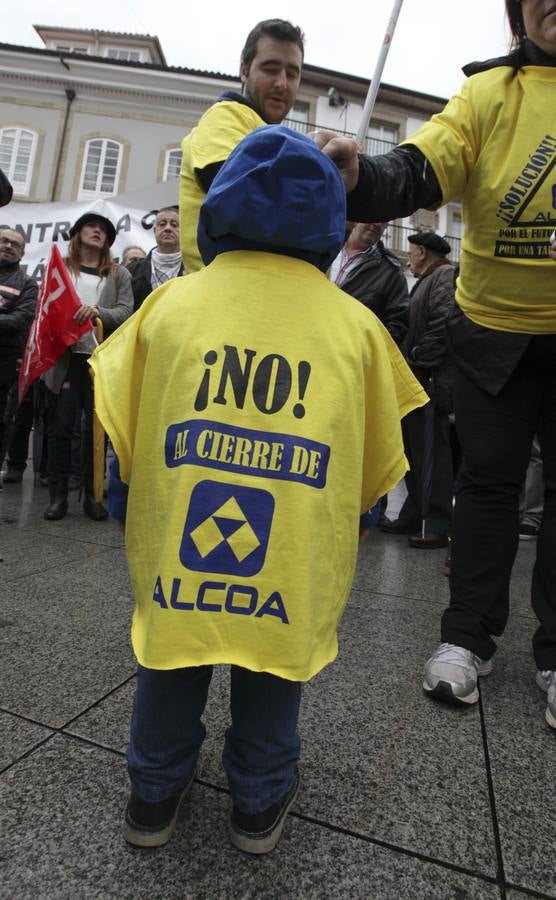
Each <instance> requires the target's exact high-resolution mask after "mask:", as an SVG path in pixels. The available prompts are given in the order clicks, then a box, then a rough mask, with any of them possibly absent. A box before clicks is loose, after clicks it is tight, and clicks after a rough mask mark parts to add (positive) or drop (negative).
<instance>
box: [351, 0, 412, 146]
mask: <svg viewBox="0 0 556 900" xmlns="http://www.w3.org/2000/svg"><path fill="white" fill-rule="evenodd" d="M402 3H403V0H394V6H393V8H392V14H391V16H390V20H389V22H388V26H387V28H386V34H385V35H384V40H383V42H382V48H381V50H380V53H379V56H378V60H377V63H376V68H375V71H374V74H373V78H372V81H371V83H370V85H369V90H368V92H367V99H366V100H365V106H364V107H363V112H362V113H361V122H360V123H359V131H358V132H357V138H356V140H357V143H358V144H359V146H360V147H363V149H364V148H365V145H364V141H365V138H366V136H367V130H368V128H369V122H370V121H371V116H372V114H373V109H374V105H375V101H376V95H377V94H378V89H379V87H380V79H381V78H382V72H383V71H384V64H385V63H386V57H387V56H388V51H389V50H390V44H391V43H392V37H393V35H394V31H395V30H396V24H397V21H398V16H399V14H400V9H401V6H402Z"/></svg>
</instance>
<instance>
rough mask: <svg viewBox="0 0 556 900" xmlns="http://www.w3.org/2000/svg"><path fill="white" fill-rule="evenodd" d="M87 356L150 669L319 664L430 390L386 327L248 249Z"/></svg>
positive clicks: (291, 267)
mask: <svg viewBox="0 0 556 900" xmlns="http://www.w3.org/2000/svg"><path fill="white" fill-rule="evenodd" d="M91 365H92V367H93V369H94V373H95V406H96V410H97V412H98V415H99V417H100V419H101V422H102V423H103V425H104V427H105V428H106V431H107V433H108V434H109V436H110V438H111V440H112V442H113V445H114V448H115V451H116V453H117V455H118V458H119V462H120V471H121V476H122V479H123V481H125V482H126V484H128V485H129V496H128V507H127V518H126V551H127V558H128V564H129V570H130V574H131V579H132V583H133V589H134V593H135V599H136V606H135V612H134V616H133V625H132V642H133V648H134V651H135V654H136V656H137V659H138V660H139V662H140V663H141V665H143V666H146V667H148V668H153V669H173V668H179V667H184V666H199V665H204V664H218V663H228V664H235V665H238V666H243V667H245V668H247V669H251V670H253V671H266V672H271V673H273V674H275V675H278V676H280V677H283V678H288V679H292V680H299V681H305V680H307V679H309V678H311V677H312V676H313V675H314V674H316V673H317V672H318V671H319V670H320V669H321V668H322V667H323V666H325V665H326V664H327V663H329V662H330V661H331V660H333V659H334V658H335V656H336V654H337V649H338V644H337V637H336V629H337V626H338V622H339V620H340V617H341V615H342V612H343V609H344V606H345V603H346V600H347V597H348V594H349V591H350V587H351V582H352V578H353V572H354V567H355V562H356V554H357V546H358V528H359V514H360V512H361V511H364V510H368V509H369V508H370V507H371V506H372V505H373V504H374V503H375V501H376V500H377V499H378V498H379V497H381V496H382V495H383V494H384V493H385V492H386V491H388V490H389V489H390V488H392V487H393V486H394V485H396V484H397V483H398V482H399V480H400V478H401V477H402V476H403V474H404V472H405V471H406V469H407V463H406V459H405V456H404V451H403V444H402V437H401V428H400V416H402V415H405V413H407V412H409V411H410V410H411V409H413V408H415V407H416V406H420V405H422V404H423V403H424V402H426V400H427V397H426V395H425V394H424V392H423V390H422V388H421V386H420V385H419V383H418V382H417V381H416V380H415V379H414V377H413V375H412V374H411V372H410V370H409V368H408V367H407V366H406V364H405V362H404V360H403V358H402V357H401V355H400V353H399V351H398V349H397V347H396V345H395V344H394V342H393V341H392V339H391V338H390V336H389V334H388V333H387V331H386V330H385V329H384V328H383V326H382V325H381V324H380V322H379V321H378V319H377V318H376V317H375V316H374V315H373V314H372V313H371V312H369V311H368V310H367V309H365V307H363V306H362V305H361V304H359V303H358V302H357V301H356V300H354V299H353V298H352V297H350V296H348V295H347V294H344V293H343V292H342V291H341V290H339V289H338V288H337V287H336V286H334V285H331V284H330V283H329V282H328V280H327V279H326V276H325V275H324V274H322V273H321V272H319V271H318V270H317V269H316V268H315V267H314V266H312V265H310V264H309V263H306V262H303V261H301V260H298V259H293V258H290V257H285V256H279V255H275V254H270V253H262V252H261V253H259V252H248V251H237V252H232V253H224V254H221V255H220V256H218V257H217V258H216V259H215V260H214V262H212V263H211V264H210V265H209V266H208V267H206V268H204V269H202V270H201V271H200V272H197V273H195V274H193V275H191V276H189V277H188V278H185V279H183V278H181V279H175V280H173V281H170V282H168V283H167V284H165V285H163V286H162V287H161V288H159V289H158V290H157V291H155V292H154V293H153V294H152V295H151V296H150V297H149V298H148V300H147V301H146V302H145V303H144V304H143V306H142V307H141V309H140V310H139V311H138V312H137V313H136V314H135V316H133V317H132V318H131V319H129V320H128V321H127V322H125V323H124V325H123V326H122V327H121V328H120V329H119V330H118V331H117V332H116V333H115V334H114V335H113V336H112V337H110V338H109V339H108V340H107V341H106V342H105V343H104V344H102V345H101V346H100V347H99V348H98V349H97V351H96V352H95V354H94V355H93V357H92V359H91Z"/></svg>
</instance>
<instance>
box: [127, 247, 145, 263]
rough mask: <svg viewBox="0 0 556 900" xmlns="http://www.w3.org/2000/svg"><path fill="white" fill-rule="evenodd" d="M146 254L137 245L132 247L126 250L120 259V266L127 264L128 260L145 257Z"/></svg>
mask: <svg viewBox="0 0 556 900" xmlns="http://www.w3.org/2000/svg"><path fill="white" fill-rule="evenodd" d="M146 255H147V254H146V253H144V252H143V250H140V249H139V247H133V249H132V250H128V251H127V253H126V254H125V255H124V258H123V259H122V266H127V265H128V264H129V263H130V262H133V261H134V260H136V259H145V256H146Z"/></svg>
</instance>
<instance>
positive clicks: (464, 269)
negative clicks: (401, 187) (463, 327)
mask: <svg viewBox="0 0 556 900" xmlns="http://www.w3.org/2000/svg"><path fill="white" fill-rule="evenodd" d="M407 143H410V144H414V145H415V146H416V147H418V148H419V149H420V150H421V151H422V152H423V153H424V154H425V156H426V157H427V159H428V160H429V161H430V163H431V164H432V167H433V169H434V171H435V173H436V176H437V178H438V180H439V182H440V187H441V189H442V199H443V202H444V203H448V202H449V201H450V200H453V199H455V198H458V197H462V198H463V220H464V225H465V232H464V236H463V240H462V247H461V269H460V276H459V279H458V283H457V292H456V299H457V301H458V303H459V305H460V306H461V308H462V309H463V311H464V312H465V314H466V315H467V316H468V317H469V318H470V319H472V320H473V321H474V322H477V323H478V324H479V325H484V326H486V327H488V328H494V329H496V330H499V331H511V332H524V333H527V334H542V333H547V332H548V333H555V332H556V264H555V263H554V260H552V259H550V258H549V256H548V250H549V244H550V241H549V239H550V234H551V232H552V231H553V230H554V229H555V228H556V68H551V67H541V66H525V67H524V68H523V69H522V70H520V71H519V72H518V73H517V74H516V75H515V76H514V74H513V69H512V68H510V67H509V66H501V67H498V68H494V69H490V70H489V71H487V72H481V73H479V74H477V75H473V76H472V77H471V78H469V79H468V80H467V81H466V82H465V83H464V85H463V87H462V90H461V93H460V94H458V95H456V96H455V97H453V98H452V99H451V100H450V102H449V103H448V104H447V106H446V108H445V109H444V110H443V112H441V113H439V114H438V115H436V116H433V117H432V119H431V120H430V122H427V124H425V125H423V126H422V127H421V128H420V129H419V130H418V131H417V132H416V134H414V135H413V136H412V137H410V138H409V139H408V141H407Z"/></svg>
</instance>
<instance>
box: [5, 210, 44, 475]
mask: <svg viewBox="0 0 556 900" xmlns="http://www.w3.org/2000/svg"><path fill="white" fill-rule="evenodd" d="M24 252H25V241H24V240H23V237H22V236H21V235H20V234H19V232H18V231H12V229H11V228H3V229H2V230H1V231H0V468H1V463H2V461H3V459H4V454H5V451H6V437H7V429H8V425H9V422H7V421H6V418H7V417H6V407H7V405H8V396H9V393H10V390H11V388H12V387H13V386H14V384H15V382H16V380H17V371H18V364H19V360H20V359H21V357H22V355H23V350H24V347H25V341H26V339H27V333H28V331H29V328H30V326H31V322H32V321H33V317H34V315H35V304H36V302H37V296H38V292H39V287H38V284H37V282H36V281H35V279H34V278H31V277H30V276H28V275H26V274H25V273H24V271H23V270H22V268H21V266H20V265H19V263H20V261H21V258H22V257H23V254H24ZM0 484H1V481H0Z"/></svg>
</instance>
